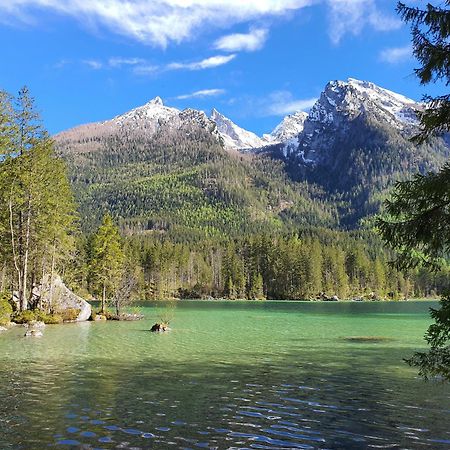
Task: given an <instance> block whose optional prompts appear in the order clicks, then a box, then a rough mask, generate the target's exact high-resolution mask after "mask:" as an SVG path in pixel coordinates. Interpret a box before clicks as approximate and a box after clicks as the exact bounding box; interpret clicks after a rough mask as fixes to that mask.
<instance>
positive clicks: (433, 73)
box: [397, 0, 450, 141]
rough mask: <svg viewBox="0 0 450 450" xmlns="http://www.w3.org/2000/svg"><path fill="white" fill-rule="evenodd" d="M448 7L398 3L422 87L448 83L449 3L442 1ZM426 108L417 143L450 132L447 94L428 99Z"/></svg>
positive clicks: (446, 0) (449, 65)
mask: <svg viewBox="0 0 450 450" xmlns="http://www.w3.org/2000/svg"><path fill="white" fill-rule="evenodd" d="M444 4H445V5H446V7H447V8H444V7H441V6H433V5H431V4H428V5H427V7H426V9H420V8H417V7H408V6H406V5H405V4H404V3H401V2H399V3H398V5H397V11H398V12H399V14H400V16H401V17H402V18H403V20H404V21H405V22H407V23H410V24H411V30H412V43H413V52H414V56H415V57H416V58H417V59H418V61H419V62H420V64H421V67H419V68H418V69H416V70H415V72H416V75H417V76H418V77H419V80H420V82H421V83H422V84H428V83H430V82H432V81H433V82H435V81H443V82H444V83H445V84H446V85H447V86H448V85H449V81H450V49H449V43H448V42H449V38H450V10H449V9H448V7H449V6H450V0H445V2H444ZM424 100H425V101H426V102H427V103H428V106H427V108H426V109H425V111H424V112H423V113H421V114H420V119H421V123H422V128H423V129H422V133H421V134H420V135H419V136H418V140H419V141H424V140H425V139H427V138H429V137H430V136H431V135H433V134H442V133H443V132H448V131H450V95H449V94H444V95H441V96H438V97H430V96H427V97H426V98H425V99H424Z"/></svg>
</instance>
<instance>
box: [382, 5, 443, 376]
mask: <svg viewBox="0 0 450 450" xmlns="http://www.w3.org/2000/svg"><path fill="white" fill-rule="evenodd" d="M444 4H445V5H446V8H443V7H437V6H433V5H431V4H428V5H427V8H426V10H421V9H419V8H410V7H407V6H406V5H405V4H403V3H399V4H398V6H397V10H398V11H399V13H400V15H401V16H402V18H403V19H404V20H405V21H406V22H409V23H411V25H412V42H413V49H414V55H415V56H416V57H417V59H418V60H419V62H420V63H421V67H420V68H419V69H417V70H416V74H417V75H418V77H419V79H420V82H421V83H422V84H427V83H430V82H435V81H443V82H444V83H445V84H446V86H448V85H449V84H450V47H449V44H448V42H449V38H450V10H449V9H448V6H450V0H446V1H445V2H444ZM427 100H428V107H427V108H426V109H425V111H424V112H423V113H422V114H421V116H420V118H421V123H422V128H423V129H422V133H421V134H420V135H419V136H418V140H419V141H423V140H425V139H427V138H429V137H430V136H432V135H435V134H442V133H444V132H448V131H450V95H449V94H445V95H442V96H439V97H435V98H431V97H428V98H427ZM385 209H386V214H385V216H384V217H379V218H378V220H377V227H378V230H379V232H380V234H381V236H382V237H383V239H384V241H385V242H386V243H387V244H389V245H390V246H391V247H393V248H394V249H395V250H396V251H397V252H398V254H399V257H398V259H397V266H398V267H400V268H411V267H417V266H419V265H423V264H426V265H430V266H432V267H434V268H435V269H436V268H437V267H439V265H440V263H441V262H442V261H443V260H444V259H445V258H447V257H448V250H449V248H450V234H449V230H450V164H449V163H447V164H446V165H445V166H444V167H443V168H442V169H441V170H440V171H439V172H438V173H436V174H435V173H430V174H428V175H416V176H415V177H414V178H413V179H412V180H410V181H404V182H400V183H397V184H396V187H395V189H394V192H393V194H392V198H391V199H389V200H388V201H387V202H386V203H385ZM402 287H403V291H404V293H406V294H408V293H409V290H410V283H409V280H405V284H404V286H402ZM448 302H450V299H449V298H448V297H445V298H443V299H442V301H441V303H442V307H441V311H442V315H439V313H438V312H435V313H433V318H435V319H437V318H439V321H436V323H435V324H433V325H432V326H431V327H430V329H429V333H434V335H436V334H439V333H440V332H442V333H443V335H445V334H446V333H447V336H448V329H449V327H450V315H448V314H447V313H446V311H447V310H448V304H447V303H448ZM428 343H429V344H430V345H431V346H432V348H431V350H430V351H429V352H428V356H429V358H426V357H424V355H425V354H416V355H415V356H414V357H413V358H411V359H410V360H408V362H409V364H411V365H414V366H418V367H419V369H420V372H421V373H422V374H426V373H427V364H429V366H428V369H429V371H430V373H432V374H441V375H443V376H444V377H446V378H447V379H450V377H449V366H450V361H449V358H448V354H449V341H448V340H447V341H446V340H445V339H436V340H434V339H428ZM438 355H440V356H441V357H442V358H441V359H440V361H441V363H443V364H441V365H440V366H439V365H434V361H436V358H438Z"/></svg>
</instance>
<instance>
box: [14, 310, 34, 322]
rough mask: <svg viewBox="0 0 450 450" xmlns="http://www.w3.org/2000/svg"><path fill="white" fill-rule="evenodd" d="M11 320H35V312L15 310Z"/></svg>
mask: <svg viewBox="0 0 450 450" xmlns="http://www.w3.org/2000/svg"><path fill="white" fill-rule="evenodd" d="M11 320H12V321H13V322H16V323H29V322H32V321H33V320H36V314H35V312H34V311H29V310H26V311H21V312H16V313H15V314H14V315H13V316H12V319H11Z"/></svg>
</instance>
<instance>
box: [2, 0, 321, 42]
mask: <svg viewBox="0 0 450 450" xmlns="http://www.w3.org/2000/svg"><path fill="white" fill-rule="evenodd" d="M316 2H317V0H282V1H280V0H127V1H123V0H0V17H1V19H0V20H2V21H4V22H8V21H10V20H11V19H16V20H20V21H24V22H25V21H26V22H28V23H29V22H30V18H33V17H34V18H36V17H42V16H43V15H42V14H40V15H39V16H38V15H37V12H44V13H48V12H54V13H58V14H63V15H66V16H69V17H72V18H74V19H75V20H77V21H78V22H80V23H81V24H83V25H88V26H90V27H92V26H93V27H97V28H104V29H108V30H109V31H112V32H114V33H117V34H121V35H124V36H127V37H130V38H133V39H135V40H138V41H141V42H144V43H147V44H152V45H156V46H160V47H166V46H167V45H168V44H169V43H171V42H175V43H180V42H182V41H185V40H187V39H190V38H192V37H195V36H197V34H198V32H199V31H200V30H202V29H206V28H211V26H213V27H217V28H227V27H230V26H232V25H235V24H238V23H248V22H250V21H252V20H258V19H263V18H268V17H274V16H280V15H283V14H286V13H289V12H290V11H294V10H298V9H301V8H303V7H305V6H309V5H311V4H313V3H316Z"/></svg>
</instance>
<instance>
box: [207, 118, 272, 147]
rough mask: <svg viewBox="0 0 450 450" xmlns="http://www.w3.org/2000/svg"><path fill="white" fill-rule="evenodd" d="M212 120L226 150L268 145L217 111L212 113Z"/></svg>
mask: <svg viewBox="0 0 450 450" xmlns="http://www.w3.org/2000/svg"><path fill="white" fill-rule="evenodd" d="M211 120H213V121H214V122H215V123H216V125H217V129H218V131H219V133H220V136H221V137H222V139H223V141H224V145H225V147H226V148H232V149H239V150H246V149H253V148H261V147H264V146H265V145H267V143H266V142H265V141H264V140H263V139H261V138H260V137H259V136H257V135H256V134H254V133H252V132H250V131H247V130H244V129H243V128H241V127H239V126H238V125H236V124H235V123H234V122H233V121H231V120H230V119H228V117H225V116H224V115H223V114H221V113H220V112H219V111H217V110H216V109H213V110H212V112H211Z"/></svg>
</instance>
